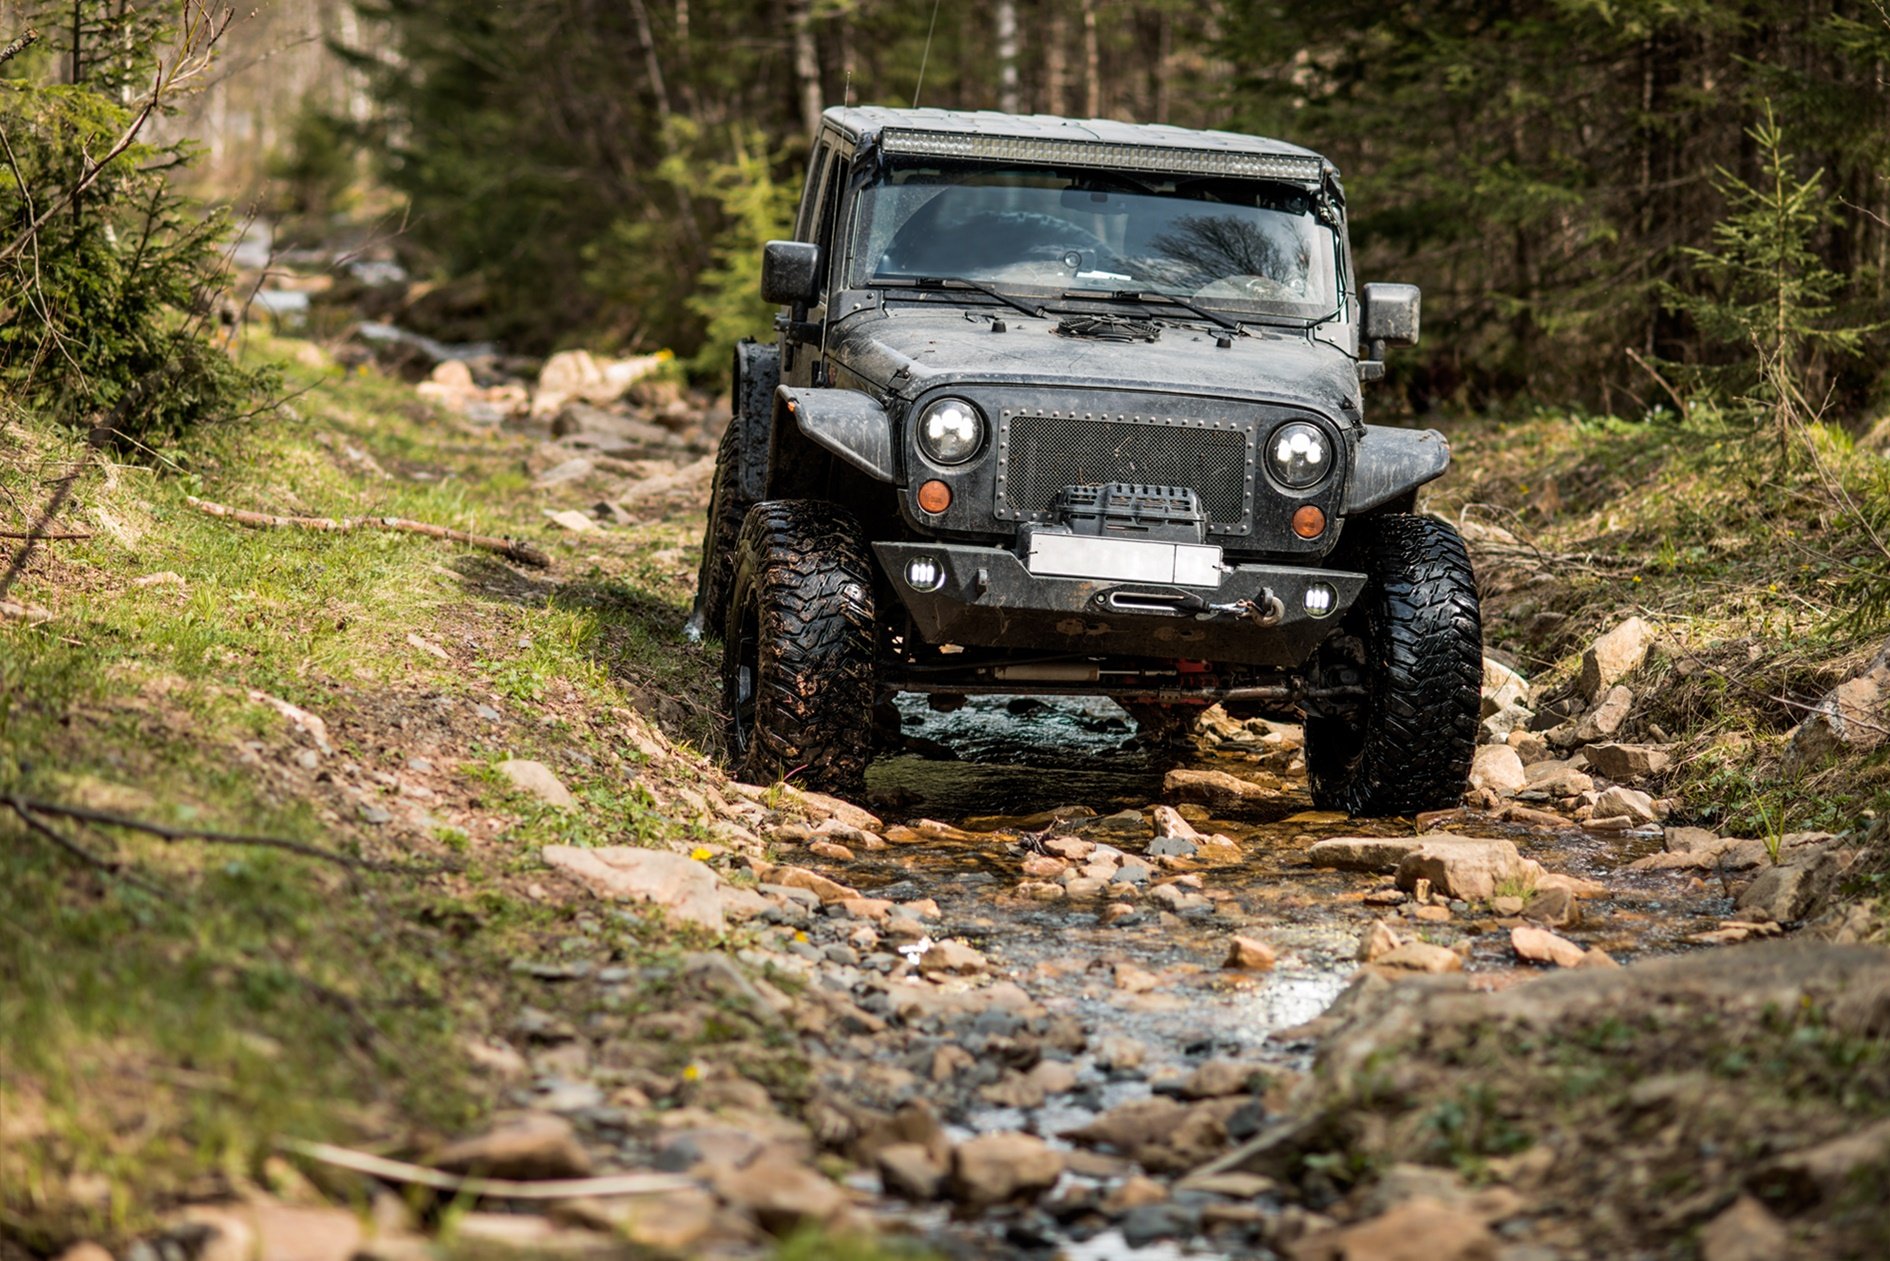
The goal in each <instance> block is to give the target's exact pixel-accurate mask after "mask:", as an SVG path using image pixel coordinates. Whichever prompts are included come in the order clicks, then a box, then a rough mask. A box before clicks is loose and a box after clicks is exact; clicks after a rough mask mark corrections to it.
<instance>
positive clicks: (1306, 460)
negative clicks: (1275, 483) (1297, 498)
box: [1267, 420, 1332, 490]
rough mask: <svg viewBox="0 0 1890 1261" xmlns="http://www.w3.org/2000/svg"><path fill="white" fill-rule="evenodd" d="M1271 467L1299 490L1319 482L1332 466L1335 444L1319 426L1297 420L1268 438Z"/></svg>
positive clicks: (1283, 480)
mask: <svg viewBox="0 0 1890 1261" xmlns="http://www.w3.org/2000/svg"><path fill="white" fill-rule="evenodd" d="M1267 467H1268V468H1269V469H1271V470H1272V471H1273V476H1274V477H1276V478H1278V479H1279V480H1280V482H1281V484H1283V485H1286V486H1291V487H1292V488H1293V489H1295V490H1304V489H1305V488H1306V487H1308V486H1312V485H1316V484H1317V483H1318V482H1319V481H1320V480H1322V479H1323V478H1324V477H1325V475H1326V474H1327V472H1329V471H1330V470H1331V468H1332V445H1331V443H1329V442H1327V441H1326V435H1325V434H1324V433H1323V432H1322V431H1321V430H1320V429H1319V427H1318V426H1317V425H1309V424H1306V423H1305V422H1304V421H1298V420H1296V421H1294V422H1293V423H1292V424H1290V425H1281V426H1280V427H1279V428H1278V429H1275V430H1274V431H1273V436H1272V437H1270V438H1268V439H1267Z"/></svg>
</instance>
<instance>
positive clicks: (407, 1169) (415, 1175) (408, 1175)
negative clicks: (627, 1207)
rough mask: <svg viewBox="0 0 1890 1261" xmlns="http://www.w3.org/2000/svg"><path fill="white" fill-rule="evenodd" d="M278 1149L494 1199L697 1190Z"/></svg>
mask: <svg viewBox="0 0 1890 1261" xmlns="http://www.w3.org/2000/svg"><path fill="white" fill-rule="evenodd" d="M280 1146H281V1147H282V1150H284V1151H286V1152H290V1153H293V1154H294V1155H297V1156H301V1157H304V1158H305V1159H308V1160H313V1161H317V1162H319V1163H321V1164H324V1165H332V1166H334V1167H335V1168H337V1169H346V1170H349V1171H351V1172H353V1173H363V1174H367V1175H368V1176H369V1177H373V1178H379V1179H381V1180H382V1181H383V1182H399V1183H405V1184H407V1185H409V1186H422V1187H431V1188H433V1189H434V1190H436V1191H451V1192H454V1193H456V1194H459V1195H468V1196H480V1197H485V1198H488V1199H500V1200H568V1199H574V1198H577V1197H579V1196H583V1197H586V1198H591V1199H598V1198H605V1197H615V1196H623V1195H658V1194H661V1193H663V1192H665V1191H686V1190H688V1189H690V1188H691V1187H694V1186H696V1185H698V1184H697V1183H696V1181H695V1179H693V1178H688V1177H685V1176H683V1175H682V1174H675V1173H614V1174H605V1175H603V1176H602V1177H596V1178H554V1179H549V1180H547V1181H544V1182H515V1181H512V1180H510V1179H505V1178H472V1177H461V1176H460V1175H458V1174H452V1173H446V1172H443V1171H442V1170H439V1169H429V1168H427V1167H426V1166H425V1165H413V1164H409V1163H407V1162H406V1161H404V1160H389V1159H388V1158H387V1157H385V1156H375V1155H373V1154H371V1153H369V1152H358V1151H354V1150H352V1149H350V1148H346V1147H336V1146H334V1145H333V1144H331V1143H305V1142H302V1141H300V1140H297V1139H287V1140H284V1141H283V1142H282V1143H281V1144H280Z"/></svg>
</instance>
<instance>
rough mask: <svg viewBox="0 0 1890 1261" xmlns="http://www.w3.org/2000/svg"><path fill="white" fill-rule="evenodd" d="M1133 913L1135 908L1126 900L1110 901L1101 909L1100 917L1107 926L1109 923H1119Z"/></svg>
mask: <svg viewBox="0 0 1890 1261" xmlns="http://www.w3.org/2000/svg"><path fill="white" fill-rule="evenodd" d="M1135 913H1136V912H1135V908H1134V907H1133V906H1131V905H1129V904H1128V903H1127V902H1111V903H1110V904H1109V905H1108V906H1105V907H1104V908H1103V909H1102V914H1101V919H1102V922H1103V925H1104V926H1105V927H1107V926H1108V925H1111V924H1119V923H1121V922H1122V921H1123V920H1125V919H1128V918H1130V917H1131V916H1133V915H1134V914H1135Z"/></svg>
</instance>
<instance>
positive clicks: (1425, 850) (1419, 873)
mask: <svg viewBox="0 0 1890 1261" xmlns="http://www.w3.org/2000/svg"><path fill="white" fill-rule="evenodd" d="M1541 874H1542V868H1541V867H1540V866H1538V865H1537V864H1536V863H1534V862H1532V861H1530V860H1528V859H1526V858H1524V857H1522V855H1520V854H1518V853H1517V852H1516V847H1515V845H1513V844H1511V843H1510V842H1509V841H1505V840H1498V839H1494V838H1487V837H1466V836H1432V837H1425V838H1423V839H1422V841H1421V843H1420V844H1419V845H1418V847H1417V848H1416V849H1414V850H1412V851H1411V852H1410V853H1408V854H1406V855H1405V856H1404V859H1403V860H1402V861H1401V862H1399V864H1398V887H1399V888H1401V889H1404V890H1407V891H1409V890H1411V889H1413V888H1415V887H1416V885H1417V882H1418V881H1420V880H1428V881H1430V882H1431V887H1432V888H1433V889H1434V890H1436V891H1437V892H1438V893H1441V894H1443V895H1444V896H1445V897H1447V898H1461V899H1463V900H1464V901H1466V902H1488V901H1489V900H1490V899H1491V898H1493V897H1495V896H1496V894H1497V891H1498V888H1499V886H1505V887H1504V888H1503V891H1504V892H1514V891H1515V889H1516V888H1527V887H1530V886H1532V885H1533V884H1534V883H1535V881H1536V878H1537V877H1539V876H1540V875H1541ZM1509 886H1513V887H1509Z"/></svg>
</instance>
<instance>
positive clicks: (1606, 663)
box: [1578, 617, 1654, 701]
mask: <svg viewBox="0 0 1890 1261" xmlns="http://www.w3.org/2000/svg"><path fill="white" fill-rule="evenodd" d="M1653 643H1654V628H1653V627H1652V626H1650V625H1648V623H1647V622H1646V621H1645V620H1644V619H1642V618H1639V617H1630V618H1628V619H1627V620H1626V621H1625V622H1622V623H1621V624H1620V625H1618V626H1616V627H1615V628H1614V629H1613V630H1611V631H1609V632H1608V633H1607V634H1605V635H1603V636H1601V637H1600V638H1599V639H1597V640H1595V642H1594V643H1592V644H1590V645H1589V646H1588V650H1587V651H1586V652H1584V653H1583V654H1582V669H1581V676H1580V680H1579V684H1578V686H1579V687H1580V688H1581V693H1582V696H1583V697H1585V698H1586V699H1587V700H1589V701H1593V700H1594V699H1595V698H1596V697H1598V696H1600V695H1601V694H1602V693H1603V692H1605V691H1606V690H1607V689H1609V688H1611V687H1613V686H1614V685H1615V684H1616V683H1618V682H1620V681H1621V680H1622V679H1623V678H1626V677H1627V676H1628V675H1629V674H1630V673H1632V672H1633V671H1635V670H1637V669H1639V668H1640V666H1641V663H1642V662H1644V661H1646V660H1647V652H1648V649H1649V648H1651V647H1652V646H1653Z"/></svg>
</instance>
